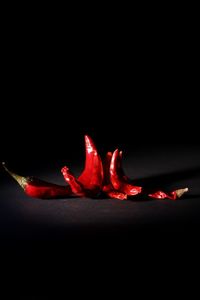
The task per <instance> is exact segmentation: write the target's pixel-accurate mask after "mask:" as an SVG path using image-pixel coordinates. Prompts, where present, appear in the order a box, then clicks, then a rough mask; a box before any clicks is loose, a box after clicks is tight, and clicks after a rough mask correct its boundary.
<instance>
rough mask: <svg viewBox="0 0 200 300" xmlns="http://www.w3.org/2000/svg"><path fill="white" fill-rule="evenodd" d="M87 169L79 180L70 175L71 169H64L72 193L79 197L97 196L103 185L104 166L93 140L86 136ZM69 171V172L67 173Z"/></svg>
mask: <svg viewBox="0 0 200 300" xmlns="http://www.w3.org/2000/svg"><path fill="white" fill-rule="evenodd" d="M85 152H86V159H85V167H84V170H83V172H82V173H81V175H80V176H79V177H78V179H75V177H74V176H73V175H72V174H70V176H69V169H68V168H66V167H65V168H64V169H62V172H63V171H64V174H63V175H64V178H65V180H66V181H67V182H68V183H69V184H70V185H71V188H72V191H73V192H74V193H75V194H76V195H77V196H79V195H81V194H82V195H87V196H92V197H93V196H95V197H96V196H97V195H98V194H99V193H100V191H101V188H102V183H103V166H102V161H101V158H100V156H99V154H98V152H97V149H96V146H95V144H94V142H93V140H92V139H91V138H90V137H89V136H88V135H85ZM66 170H67V172H66Z"/></svg>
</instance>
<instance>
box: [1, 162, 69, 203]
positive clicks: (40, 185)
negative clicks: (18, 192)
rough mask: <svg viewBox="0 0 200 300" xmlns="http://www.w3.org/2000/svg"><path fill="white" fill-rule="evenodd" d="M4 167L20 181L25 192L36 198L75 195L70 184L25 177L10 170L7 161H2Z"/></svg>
mask: <svg viewBox="0 0 200 300" xmlns="http://www.w3.org/2000/svg"><path fill="white" fill-rule="evenodd" d="M2 165H3V167H4V169H5V170H6V171H7V172H8V173H9V174H10V175H11V176H12V177H13V178H14V179H15V180H16V181H17V182H18V183H19V185H20V186H21V187H22V189H23V190H24V192H25V193H26V194H27V195H28V196H30V197H34V198H40V199H53V198H54V199H57V198H66V197H71V196H73V193H72V190H71V188H70V186H61V185H57V184H54V183H49V182H46V181H43V180H40V179H38V178H35V177H24V176H20V175H18V174H15V173H14V172H12V171H10V170H8V168H7V167H6V165H5V163H2Z"/></svg>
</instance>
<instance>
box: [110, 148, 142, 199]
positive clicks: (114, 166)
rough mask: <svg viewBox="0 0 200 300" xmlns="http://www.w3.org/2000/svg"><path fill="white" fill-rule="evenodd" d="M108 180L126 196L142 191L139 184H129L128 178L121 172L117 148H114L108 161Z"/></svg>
mask: <svg viewBox="0 0 200 300" xmlns="http://www.w3.org/2000/svg"><path fill="white" fill-rule="evenodd" d="M121 156H122V153H121ZM110 181H111V183H112V185H113V187H114V189H115V190H117V191H119V192H122V193H124V194H126V195H128V196H135V195H137V194H139V193H141V191H142V188H141V187H140V186H134V185H132V184H130V183H129V180H128V178H127V177H126V176H125V174H124V173H123V171H122V167H121V157H120V155H119V150H118V149H116V150H115V151H114V153H113V155H112V159H111V163H110Z"/></svg>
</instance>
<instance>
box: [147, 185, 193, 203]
mask: <svg viewBox="0 0 200 300" xmlns="http://www.w3.org/2000/svg"><path fill="white" fill-rule="evenodd" d="M186 192H188V188H184V189H178V190H175V191H173V192H170V193H168V194H166V193H164V192H162V191H158V192H155V193H153V194H149V195H148V196H149V197H152V198H155V199H165V198H168V199H170V200H176V199H177V198H180V197H181V196H182V195H183V194H184V193H186Z"/></svg>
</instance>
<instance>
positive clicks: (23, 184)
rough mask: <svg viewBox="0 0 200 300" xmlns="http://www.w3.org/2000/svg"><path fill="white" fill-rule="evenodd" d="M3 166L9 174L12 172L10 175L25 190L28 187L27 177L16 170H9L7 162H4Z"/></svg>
mask: <svg viewBox="0 0 200 300" xmlns="http://www.w3.org/2000/svg"><path fill="white" fill-rule="evenodd" d="M2 166H3V168H4V170H5V171H6V172H7V173H8V174H10V176H11V177H13V178H14V179H15V180H16V181H17V182H18V183H19V185H20V186H21V187H22V188H23V190H24V189H25V187H26V184H27V179H26V178H25V177H23V176H20V175H17V174H15V173H14V172H12V171H10V170H8V168H7V167H6V164H5V162H2Z"/></svg>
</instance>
